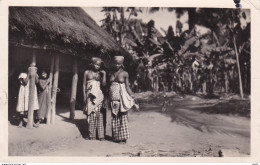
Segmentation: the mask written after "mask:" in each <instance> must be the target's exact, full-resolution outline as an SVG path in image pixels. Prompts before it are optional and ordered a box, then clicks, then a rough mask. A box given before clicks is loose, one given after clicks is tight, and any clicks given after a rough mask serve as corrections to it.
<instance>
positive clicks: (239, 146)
mask: <svg viewBox="0 0 260 165" xmlns="http://www.w3.org/2000/svg"><path fill="white" fill-rule="evenodd" d="M198 103H200V104H198ZM201 103H202V102H198V101H197V102H195V101H194V102H192V101H186V102H185V101H181V102H175V103H174V105H173V106H171V107H170V108H169V110H168V112H166V113H162V112H160V111H161V105H158V104H142V105H141V109H142V111H140V112H135V111H130V112H129V129H130V139H129V140H128V142H127V144H125V145H122V144H117V143H113V142H111V141H102V142H101V141H97V140H94V141H88V140H85V139H84V138H82V136H85V132H86V129H85V127H84V126H85V124H86V123H85V116H84V115H83V113H82V112H81V111H76V120H74V121H73V122H70V121H68V120H66V117H68V116H69V113H68V112H64V113H60V114H59V116H57V123H56V125H55V126H52V127H50V126H46V125H42V126H41V128H39V129H32V130H27V129H25V128H22V129H18V128H16V127H15V126H13V125H10V126H9V154H10V155H39V156H40V155H41V156H44V155H45V156H178V157H181V156H218V151H219V150H221V151H223V153H224V156H249V154H250V119H249V118H245V117H239V116H233V115H232V116H231V115H229V116H227V115H218V114H207V113H203V112H202V111H198V110H197V109H198V108H199V109H203V107H204V108H205V104H201ZM107 135H108V136H111V125H110V119H109V115H108V123H107Z"/></svg>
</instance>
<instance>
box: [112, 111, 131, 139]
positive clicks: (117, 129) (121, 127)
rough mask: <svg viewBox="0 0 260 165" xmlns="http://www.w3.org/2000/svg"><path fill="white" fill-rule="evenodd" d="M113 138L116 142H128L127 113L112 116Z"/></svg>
mask: <svg viewBox="0 0 260 165" xmlns="http://www.w3.org/2000/svg"><path fill="white" fill-rule="evenodd" d="M112 137H113V140H114V141H122V140H127V139H128V138H129V130H128V121H127V112H123V113H122V112H119V113H118V114H117V115H114V114H112Z"/></svg>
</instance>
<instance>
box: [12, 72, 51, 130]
mask: <svg viewBox="0 0 260 165" xmlns="http://www.w3.org/2000/svg"><path fill="white" fill-rule="evenodd" d="M36 72H37V70H36ZM18 79H19V81H20V89H19V95H18V102H17V106H16V111H17V112H18V113H19V115H20V116H19V120H20V121H19V125H18V127H19V128H21V127H23V125H24V118H26V116H27V113H28V109H29V86H30V82H29V76H28V73H27V72H26V71H25V70H24V71H23V72H22V73H20V75H19V76H18ZM49 82H50V81H49V78H48V76H47V72H46V71H44V70H42V71H41V74H40V76H38V74H37V73H36V75H35V84H36V85H35V87H34V94H33V105H32V109H33V111H34V112H36V113H34V116H35V118H34V119H35V120H34V122H33V126H34V127H36V128H38V127H39V125H40V123H41V122H42V121H43V120H44V119H45V117H46V113H47V110H48V104H47V97H48V92H49V91H48V84H49Z"/></svg>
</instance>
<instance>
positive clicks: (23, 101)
mask: <svg viewBox="0 0 260 165" xmlns="http://www.w3.org/2000/svg"><path fill="white" fill-rule="evenodd" d="M26 77H27V73H21V74H20V75H19V77H18V79H20V78H22V79H26ZM29 86H30V83H29V81H28V83H27V84H26V85H25V86H24V85H22V84H21V86H20V90H19V96H18V102H17V106H16V111H17V112H25V111H28V107H29ZM33 99H34V100H33V103H34V105H33V110H37V109H39V103H38V96H37V89H36V85H35V89H34V97H33Z"/></svg>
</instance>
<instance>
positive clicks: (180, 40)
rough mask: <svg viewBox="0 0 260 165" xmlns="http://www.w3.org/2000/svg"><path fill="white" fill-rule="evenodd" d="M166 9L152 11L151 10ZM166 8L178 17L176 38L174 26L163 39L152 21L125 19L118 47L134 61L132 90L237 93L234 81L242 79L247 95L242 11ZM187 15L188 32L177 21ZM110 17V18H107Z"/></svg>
mask: <svg viewBox="0 0 260 165" xmlns="http://www.w3.org/2000/svg"><path fill="white" fill-rule="evenodd" d="M164 9H165V8H150V12H157V11H159V10H164ZM114 10H119V9H112V8H109V9H103V11H106V12H107V11H109V13H110V12H111V11H114ZM167 10H168V11H169V12H175V13H176V14H177V20H176V24H177V27H176V29H175V30H176V31H175V32H176V33H179V34H175V33H174V30H173V27H172V26H169V28H168V30H167V31H165V30H164V33H165V37H163V36H162V35H161V34H160V33H159V31H158V30H157V29H156V28H155V26H154V25H155V23H156V22H155V21H154V20H150V21H149V22H148V23H147V24H145V23H144V22H142V20H137V19H128V20H127V21H124V27H125V28H124V29H125V31H121V32H120V33H122V34H119V36H122V35H123V36H124V41H125V42H122V41H121V44H122V45H123V46H124V47H125V48H126V49H128V51H129V52H130V53H131V54H132V55H133V57H134V59H135V61H134V64H133V65H132V67H134V68H136V70H133V69H131V71H132V73H130V74H131V75H132V82H133V83H132V84H133V88H134V89H135V91H142V90H153V91H159V90H163V91H171V90H174V91H176V92H182V93H185V92H188V93H198V92H199V93H204V94H212V93H217V92H225V93H237V92H238V91H239V85H238V84H239V81H238V77H239V76H241V77H242V83H243V87H244V88H243V90H244V92H246V93H250V23H247V26H246V28H242V27H241V20H243V19H246V14H245V13H244V11H243V10H238V9H201V8H197V9H195V8H188V9H184V8H167ZM119 11H122V9H121V10H119ZM129 11H130V9H129ZM131 11H136V9H131ZM137 11H139V12H140V11H141V9H140V10H137ZM185 12H187V13H188V15H189V21H188V23H189V30H187V31H182V28H181V26H182V25H181V24H180V22H179V20H178V19H179V18H180V17H181V16H182V15H183V14H184V13H185ZM136 14H137V12H136ZM136 14H133V15H136ZM109 17H110V16H109V14H108V15H107V17H106V19H108V18H109ZM129 18H130V16H129ZM106 19H105V20H106ZM121 21H122V20H121ZM112 22H113V21H112ZM114 22H117V24H119V25H120V23H118V22H120V20H119V19H114ZM111 24H113V23H111V22H110V24H107V23H106V22H104V23H103V24H102V27H103V28H105V29H106V30H107V31H108V32H109V30H108V29H113V28H112V27H113V26H112V27H110V28H108V26H110V25H111ZM121 24H122V23H121ZM197 25H200V26H204V27H206V28H208V29H209V32H208V33H206V34H200V33H198V31H197V30H196V27H197ZM178 28H179V30H177V29H178ZM110 33H111V34H114V33H115V32H113V31H112V32H110ZM233 38H235V40H236V43H235V42H234V40H233ZM234 45H235V46H236V47H237V48H238V54H239V61H238V62H239V64H240V68H239V69H240V70H241V75H239V73H238V68H237V65H236V64H237V59H236V56H235V53H236V52H235V49H234Z"/></svg>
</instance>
